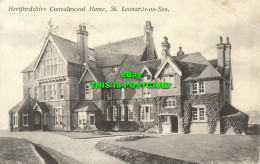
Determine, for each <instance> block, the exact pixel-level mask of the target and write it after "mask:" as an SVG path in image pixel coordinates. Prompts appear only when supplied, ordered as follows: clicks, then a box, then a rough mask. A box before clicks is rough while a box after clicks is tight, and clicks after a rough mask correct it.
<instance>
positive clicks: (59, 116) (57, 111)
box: [53, 107, 64, 126]
mask: <svg viewBox="0 0 260 164" xmlns="http://www.w3.org/2000/svg"><path fill="white" fill-rule="evenodd" d="M53 111H54V112H53V117H54V126H62V121H63V115H64V109H63V108H61V107H56V108H54V109H53ZM57 122H58V123H57Z"/></svg>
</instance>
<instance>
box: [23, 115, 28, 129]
mask: <svg viewBox="0 0 260 164" xmlns="http://www.w3.org/2000/svg"><path fill="white" fill-rule="evenodd" d="M23 126H28V113H23Z"/></svg>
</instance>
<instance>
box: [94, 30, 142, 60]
mask: <svg viewBox="0 0 260 164" xmlns="http://www.w3.org/2000/svg"><path fill="white" fill-rule="evenodd" d="M145 48H146V43H145V41H144V36H143V35H141V36H139V37H135V38H131V39H126V40H121V41H118V42H113V43H109V44H104V45H100V46H96V47H94V49H95V50H103V51H113V52H118V53H122V54H128V55H134V56H140V55H141V54H142V53H143V52H144V49H145Z"/></svg>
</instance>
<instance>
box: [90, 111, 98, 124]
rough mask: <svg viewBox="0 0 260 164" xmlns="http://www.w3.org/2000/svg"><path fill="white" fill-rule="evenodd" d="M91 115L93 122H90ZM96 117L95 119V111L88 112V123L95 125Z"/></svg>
mask: <svg viewBox="0 0 260 164" xmlns="http://www.w3.org/2000/svg"><path fill="white" fill-rule="evenodd" d="M91 117H93V120H94V123H93V124H92V123H91ZM95 123H96V119H95V113H89V125H95Z"/></svg>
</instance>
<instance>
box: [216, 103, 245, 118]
mask: <svg viewBox="0 0 260 164" xmlns="http://www.w3.org/2000/svg"><path fill="white" fill-rule="evenodd" d="M238 114H245V113H243V112H241V111H240V110H238V109H237V108H235V107H234V106H232V105H231V104H229V103H226V104H225V106H224V107H223V108H222V110H221V111H220V116H226V117H228V116H234V115H238ZM245 115H247V114H245Z"/></svg>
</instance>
